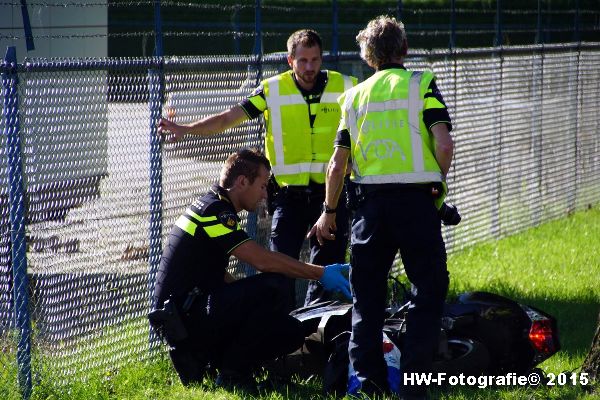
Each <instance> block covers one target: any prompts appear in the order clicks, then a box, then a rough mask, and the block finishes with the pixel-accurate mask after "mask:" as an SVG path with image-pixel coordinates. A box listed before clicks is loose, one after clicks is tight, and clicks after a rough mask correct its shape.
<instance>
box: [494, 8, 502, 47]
mask: <svg viewBox="0 0 600 400" xmlns="http://www.w3.org/2000/svg"><path fill="white" fill-rule="evenodd" d="M502 42H503V41H502V1H501V0H496V38H495V40H494V46H502Z"/></svg>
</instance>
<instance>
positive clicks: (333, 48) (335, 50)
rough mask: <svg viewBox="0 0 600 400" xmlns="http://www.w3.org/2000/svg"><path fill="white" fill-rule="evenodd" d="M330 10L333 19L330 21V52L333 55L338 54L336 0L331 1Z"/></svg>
mask: <svg viewBox="0 0 600 400" xmlns="http://www.w3.org/2000/svg"><path fill="white" fill-rule="evenodd" d="M331 11H332V14H333V21H332V30H333V32H332V33H331V35H332V42H331V54H332V55H333V56H334V57H337V56H338V51H339V29H338V19H339V17H338V4H337V0H333V1H332V3H331Z"/></svg>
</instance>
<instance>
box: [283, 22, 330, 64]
mask: <svg viewBox="0 0 600 400" xmlns="http://www.w3.org/2000/svg"><path fill="white" fill-rule="evenodd" d="M299 45H302V46H304V47H313V46H319V52H320V53H321V55H323V43H322V42H321V37H320V36H319V34H318V33H317V32H316V31H313V30H312V29H301V30H299V31H296V32H294V33H292V34H291V36H290V37H289V39H288V41H287V51H288V55H289V56H290V57H296V49H297V48H298V46H299Z"/></svg>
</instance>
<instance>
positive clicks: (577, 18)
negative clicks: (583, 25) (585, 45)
mask: <svg viewBox="0 0 600 400" xmlns="http://www.w3.org/2000/svg"><path fill="white" fill-rule="evenodd" d="M580 18H581V15H580V14H579V0H575V29H574V31H575V32H574V33H575V35H574V36H575V37H574V41H575V42H577V43H579V42H580V41H581V35H580V32H579V30H580V27H579V26H580V22H581V20H580Z"/></svg>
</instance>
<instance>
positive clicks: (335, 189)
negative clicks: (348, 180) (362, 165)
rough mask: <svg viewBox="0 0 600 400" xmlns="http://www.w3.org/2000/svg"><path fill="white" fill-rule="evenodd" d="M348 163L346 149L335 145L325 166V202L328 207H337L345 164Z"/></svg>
mask: <svg viewBox="0 0 600 400" xmlns="http://www.w3.org/2000/svg"><path fill="white" fill-rule="evenodd" d="M347 164H348V150H347V149H344V148H341V147H336V149H335V150H334V152H333V156H332V157H331V160H330V161H329V165H328V167H327V184H326V186H325V203H326V204H327V206H328V207H329V208H337V206H338V200H339V198H340V194H341V193H342V189H343V186H344V185H343V184H344V176H345V175H346V166H347Z"/></svg>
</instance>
